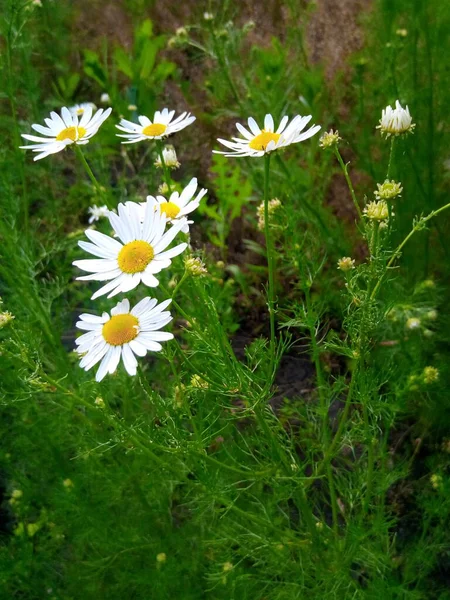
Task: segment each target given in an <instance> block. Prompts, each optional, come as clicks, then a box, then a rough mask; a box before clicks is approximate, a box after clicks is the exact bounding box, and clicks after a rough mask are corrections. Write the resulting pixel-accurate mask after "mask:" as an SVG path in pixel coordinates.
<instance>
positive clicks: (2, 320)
mask: <svg viewBox="0 0 450 600" xmlns="http://www.w3.org/2000/svg"><path fill="white" fill-rule="evenodd" d="M13 319H15V317H14V315H12V314H11V313H10V312H9V311H7V310H6V311H5V312H2V313H0V329H1V328H2V327H6V326H7V325H8V324H9V323H11V321H12V320H13Z"/></svg>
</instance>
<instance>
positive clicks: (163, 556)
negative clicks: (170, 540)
mask: <svg viewBox="0 0 450 600" xmlns="http://www.w3.org/2000/svg"><path fill="white" fill-rule="evenodd" d="M166 559H167V556H166V553H165V552H160V553H159V554H157V555H156V560H157V562H159V563H163V562H165V561H166Z"/></svg>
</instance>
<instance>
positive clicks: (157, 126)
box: [142, 123, 167, 137]
mask: <svg viewBox="0 0 450 600" xmlns="http://www.w3.org/2000/svg"><path fill="white" fill-rule="evenodd" d="M166 129H167V125H163V124H162V123H153V124H152V125H147V127H144V129H143V130H142V133H143V134H144V135H150V136H152V137H157V136H158V135H162V134H163V133H164V132H165V130H166Z"/></svg>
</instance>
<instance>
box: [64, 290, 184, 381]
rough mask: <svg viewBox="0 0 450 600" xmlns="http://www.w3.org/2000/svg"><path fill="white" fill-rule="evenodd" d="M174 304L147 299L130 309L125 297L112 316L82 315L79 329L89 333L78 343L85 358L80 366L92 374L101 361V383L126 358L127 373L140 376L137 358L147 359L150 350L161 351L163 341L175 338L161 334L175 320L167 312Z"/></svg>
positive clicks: (78, 350)
mask: <svg viewBox="0 0 450 600" xmlns="http://www.w3.org/2000/svg"><path fill="white" fill-rule="evenodd" d="M171 302H172V300H170V299H169V300H165V301H164V302H161V303H160V304H157V300H156V299H155V298H144V299H143V300H141V301H140V302H138V304H136V306H135V307H134V308H132V309H131V310H130V303H129V301H128V300H127V299H126V298H125V299H124V300H122V301H121V302H119V303H118V304H117V305H116V306H115V308H113V309H112V310H111V315H109V314H108V313H107V312H104V313H103V314H102V316H101V317H98V316H96V315H90V314H88V313H84V314H82V315H80V321H78V322H77V324H76V327H78V329H82V330H84V331H86V332H87V333H85V334H83V335H82V336H81V337H79V338H78V339H77V340H75V343H76V345H77V349H76V351H77V352H78V353H79V354H80V355H83V358H82V359H81V362H80V367H81V368H82V369H84V370H85V371H89V369H91V368H92V367H93V366H94V365H96V364H97V363H98V362H99V361H100V360H101V361H102V362H101V363H100V367H99V368H98V371H97V374H96V376H95V380H96V381H101V380H102V379H103V378H104V377H105V375H106V374H107V373H110V374H111V373H114V372H115V370H116V369H117V367H118V365H119V362H120V359H121V358H122V361H123V364H124V366H125V369H126V371H127V373H128V374H129V375H136V369H137V360H136V357H135V355H137V356H145V355H146V354H147V352H148V351H149V350H150V351H152V352H159V351H160V350H162V346H161V344H160V343H159V342H165V341H168V340H171V339H173V334H172V333H169V332H168V331H158V329H161V328H162V327H164V326H165V325H167V323H170V321H171V320H172V316H171V314H170V312H169V311H165V310H164V309H165V308H167V306H168V305H169V304H170V303H171Z"/></svg>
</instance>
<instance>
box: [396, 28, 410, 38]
mask: <svg viewBox="0 0 450 600" xmlns="http://www.w3.org/2000/svg"><path fill="white" fill-rule="evenodd" d="M395 33H396V34H397V35H398V36H399V37H406V36H407V35H408V30H407V29H397V31H396V32H395Z"/></svg>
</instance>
